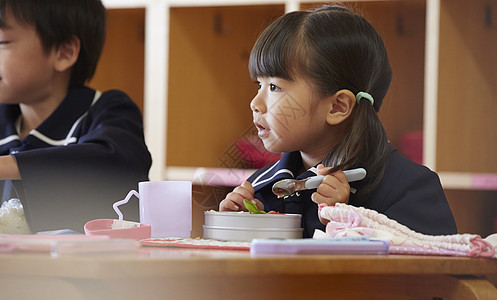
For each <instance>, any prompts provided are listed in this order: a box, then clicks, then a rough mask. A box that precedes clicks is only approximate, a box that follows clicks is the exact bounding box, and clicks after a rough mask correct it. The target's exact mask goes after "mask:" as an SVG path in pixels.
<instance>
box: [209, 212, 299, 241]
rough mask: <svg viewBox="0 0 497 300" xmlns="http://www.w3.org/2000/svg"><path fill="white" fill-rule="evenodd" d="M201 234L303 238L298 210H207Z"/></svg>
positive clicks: (218, 237)
mask: <svg viewBox="0 0 497 300" xmlns="http://www.w3.org/2000/svg"><path fill="white" fill-rule="evenodd" d="M204 215H205V225H204V226H203V229H204V236H203V237H204V238H205V239H215V240H231V241H250V240H252V239H254V238H282V239H298V238H302V233H303V229H302V228H301V218H302V216H301V215H299V214H251V213H248V212H217V211H206V212H205V213H204Z"/></svg>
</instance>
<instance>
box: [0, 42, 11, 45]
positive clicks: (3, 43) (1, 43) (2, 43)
mask: <svg viewBox="0 0 497 300" xmlns="http://www.w3.org/2000/svg"><path fill="white" fill-rule="evenodd" d="M8 43H9V41H0V45H6V44H8Z"/></svg>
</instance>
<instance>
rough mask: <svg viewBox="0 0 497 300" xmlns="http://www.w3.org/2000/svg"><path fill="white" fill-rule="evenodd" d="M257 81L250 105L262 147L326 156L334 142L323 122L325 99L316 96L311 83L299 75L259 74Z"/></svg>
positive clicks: (326, 110)
mask: <svg viewBox="0 0 497 300" xmlns="http://www.w3.org/2000/svg"><path fill="white" fill-rule="evenodd" d="M257 84H258V88H259V89H258V92H257V95H256V96H255V97H254V99H253V100H252V102H251V103H250V108H251V109H252V114H253V118H254V124H255V126H256V128H257V131H258V135H259V138H260V139H261V140H262V142H263V143H264V147H265V148H266V149H267V150H269V151H271V152H291V151H301V152H302V153H308V154H312V153H316V152H319V153H321V152H322V153H323V154H322V155H321V156H323V155H324V156H326V154H327V153H328V152H329V151H330V150H331V148H332V147H333V146H334V144H335V143H334V142H333V141H330V137H331V136H330V130H331V128H330V127H331V126H330V125H328V123H327V122H326V116H327V114H328V112H329V109H330V105H331V102H330V101H329V100H326V99H328V98H324V99H319V97H318V96H317V93H316V92H315V90H314V87H313V85H312V84H310V83H309V82H308V81H306V80H304V79H302V78H296V80H294V81H288V80H285V79H282V78H277V77H259V78H257ZM324 156H323V158H324ZM321 159H322V158H321Z"/></svg>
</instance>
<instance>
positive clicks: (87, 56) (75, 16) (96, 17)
mask: <svg viewBox="0 0 497 300" xmlns="http://www.w3.org/2000/svg"><path fill="white" fill-rule="evenodd" d="M7 11H8V12H10V13H11V16H12V17H13V18H14V19H15V20H16V21H17V22H19V23H21V24H22V23H24V24H27V25H31V26H34V28H35V29H36V32H37V33H38V36H39V37H40V40H41V43H42V46H43V49H44V50H45V51H46V52H48V51H50V50H51V49H53V48H54V47H55V48H57V47H59V46H60V45H61V44H62V43H64V42H66V41H69V40H70V39H71V38H73V37H77V38H78V39H79V40H80V43H81V49H80V53H79V56H78V60H77V61H76V63H75V64H74V66H73V70H72V72H71V78H70V85H82V84H84V83H85V82H86V81H88V80H90V79H91V78H92V77H93V75H94V73H95V69H96V68H97V63H98V60H99V58H100V54H101V53H102V48H103V45H104V41H105V18H106V11H105V8H104V6H103V5H102V3H101V1H100V0H0V28H6V27H7V26H8V25H9V24H7V22H8V20H6V13H7Z"/></svg>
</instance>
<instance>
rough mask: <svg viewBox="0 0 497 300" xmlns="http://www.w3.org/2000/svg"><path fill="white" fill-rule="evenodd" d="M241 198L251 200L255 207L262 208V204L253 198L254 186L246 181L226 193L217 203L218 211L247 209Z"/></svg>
mask: <svg viewBox="0 0 497 300" xmlns="http://www.w3.org/2000/svg"><path fill="white" fill-rule="evenodd" d="M243 199H247V200H248V201H251V202H253V203H254V204H255V205H257V208H258V209H260V210H264V204H262V202H261V201H259V200H257V199H255V198H254V188H253V187H252V184H251V183H250V182H248V181H245V182H243V183H242V185H240V186H237V187H236V188H235V189H234V190H233V192H230V193H228V195H226V198H225V199H224V200H223V201H221V203H220V204H219V211H248V210H247V208H245V205H244V204H243Z"/></svg>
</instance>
